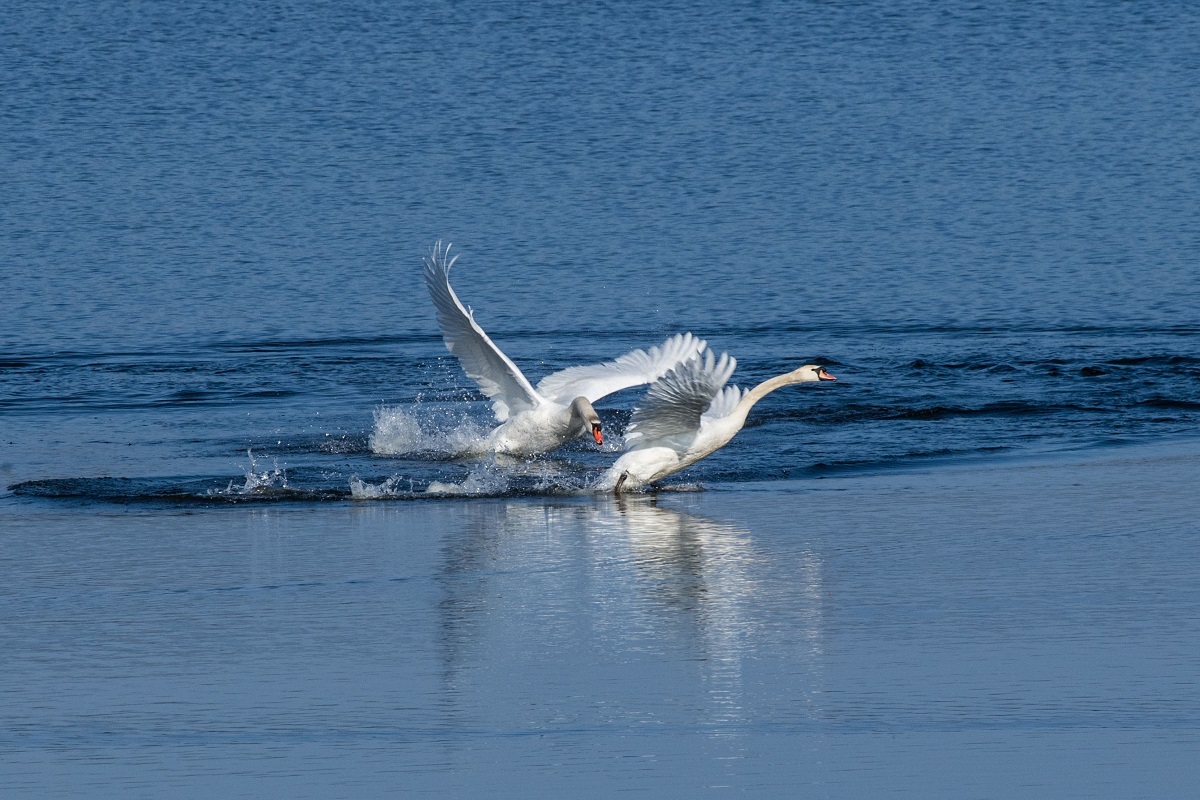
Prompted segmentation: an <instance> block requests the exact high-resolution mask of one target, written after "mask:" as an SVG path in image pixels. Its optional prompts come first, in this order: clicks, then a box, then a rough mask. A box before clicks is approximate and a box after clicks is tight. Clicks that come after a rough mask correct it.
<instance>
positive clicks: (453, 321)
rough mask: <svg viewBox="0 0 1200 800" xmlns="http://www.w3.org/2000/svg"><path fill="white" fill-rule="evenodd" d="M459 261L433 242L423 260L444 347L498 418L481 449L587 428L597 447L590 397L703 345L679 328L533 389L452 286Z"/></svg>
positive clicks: (523, 448)
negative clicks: (651, 343)
mask: <svg viewBox="0 0 1200 800" xmlns="http://www.w3.org/2000/svg"><path fill="white" fill-rule="evenodd" d="M457 260H458V256H457V255H456V256H454V257H453V258H451V257H450V245H446V247H445V248H443V247H442V243H441V242H440V241H439V242H438V243H437V244H435V245H434V246H433V251H432V253H431V254H430V256H429V258H426V259H425V284H426V286H427V287H428V288H429V296H430V297H431V298H432V299H433V305H434V307H435V308H436V309H437V319H438V325H439V326H440V327H441V329H442V340H443V341H444V342H445V343H446V348H447V349H448V350H449V351H450V352H451V353H453V354H454V355H455V356H456V357H457V358H458V360H459V363H461V364H462V368H463V371H464V372H466V373H467V376H468V377H470V378H471V379H472V380H474V381H475V383H477V384H478V385H479V389H480V391H482V392H483V394H484V395H486V396H487V397H488V399H489V400H491V401H492V413H493V414H494V415H495V417H496V421H497V422H498V423H500V425H499V426H498V427H497V428H496V429H495V430H493V431H492V432H491V433H490V434H488V436H487V438H486V440H485V441H484V443H483V445H482V447H481V448H480V449H481V451H482V452H492V453H500V454H506V455H514V456H529V455H536V454H538V453H544V452H547V451H549V450H553V449H555V448H556V447H559V446H561V445H563V444H566V443H567V442H569V441H570V440H571V439H574V438H575V437H577V436H586V435H588V434H591V436H592V438H593V439H595V441H596V444H597V445H601V444H603V443H604V435H603V433H602V425H601V422H600V416H599V415H598V414H597V413H596V409H595V408H593V407H592V403H594V402H596V401H597V400H599V399H600V398H602V397H604V396H606V395H609V394H612V393H613V392H618V391H620V390H621V389H626V388H628V387H630V386H638V385H640V384H643V383H651V382H653V381H655V380H657V379H658V378H660V377H662V376H663V375H664V374H665V373H666V372H667V371H668V370H670V369H671V368H672V367H674V366H675V365H676V364H679V363H680V362H682V361H685V360H687V359H688V358H691V357H692V356H694V355H695V354H696V353H698V352H700V351H701V350H702V349H703V348H704V347H705V343H704V341H703V340H702V339H697V338H696V337H694V336H692V334H690V333H684V334H677V335H675V336H672V337H671V338H669V339H667V340H666V341H665V342H663V343H662V344H661V345H659V346H658V347H652V348H650V349H649V350H648V351H647V350H640V349H639V350H633V351H630V352H628V353H626V354H625V355H623V356H619V357H618V358H616V359H614V360H612V361H607V362H604V363H602V364H589V365H585V366H579V367H570V368H568V369H564V370H561V371H559V372H555V373H553V374H551V375H547V376H546V377H545V378H542V380H541V381H540V382H539V383H538V385H537V388H534V386H533V385H532V384H531V383H530V382H529V380H528V379H527V378H526V377H525V376H524V375H523V374H522V373H521V370H519V369H518V368H517V366H516V364H514V363H513V362H512V360H511V359H510V358H509V357H508V356H506V355H505V354H504V353H503V351H501V350H500V348H499V347H497V346H496V344H495V342H493V341H492V340H491V338H490V337H489V336H488V335H487V334H486V333H484V331H483V328H481V327H480V326H479V323H477V322H476V321H475V312H474V311H471V310H470V309H468V308H466V307H465V306H464V305H463V304H462V302H461V301H460V300H459V299H458V295H457V294H455V292H454V289H452V288H451V287H450V268H451V267H453V266H454V262H455V261H457Z"/></svg>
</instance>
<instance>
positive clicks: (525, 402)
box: [425, 241, 543, 422]
mask: <svg viewBox="0 0 1200 800" xmlns="http://www.w3.org/2000/svg"><path fill="white" fill-rule="evenodd" d="M457 260H458V256H457V255H456V256H454V257H453V258H450V245H446V247H445V249H443V248H442V243H441V242H440V241H439V242H438V243H437V244H435V245H434V246H433V251H432V253H431V254H430V256H429V258H426V259H425V285H426V286H428V287H429V296H430V297H432V298H433V305H434V306H435V307H436V308H437V320H438V325H439V326H440V327H441V329H442V341H444V342H445V343H446V349H447V350H449V351H450V352H451V353H453V354H454V355H455V356H456V357H457V358H458V361H459V363H460V364H462V368H463V371H464V372H466V373H467V376H468V377H470V378H471V379H472V380H474V381H475V383H477V384H479V390H480V391H482V392H483V393H484V395H486V396H487V397H488V398H489V399H490V400H491V401H492V411H493V413H495V415H496V419H497V420H498V421H499V422H504V421H505V420H506V419H508V418H509V417H510V416H512V415H514V414H517V413H519V412H521V411H525V410H527V409H530V408H534V407H535V406H537V405H539V404H541V403H542V402H543V401H542V399H541V398H540V397H538V393H537V392H536V391H535V390H534V388H533V386H532V385H531V384H530V383H529V381H528V380H527V379H526V378H525V376H524V375H522V374H521V370H519V369H517V365H516V364H514V363H513V362H512V361H511V360H510V359H509V357H508V356H506V355H504V353H503V352H501V350H500V348H499V347H496V344H495V343H494V342H493V341H492V340H491V338H489V337H488V335H487V334H486V333H484V332H483V328H481V327H479V323H477V322H476V321H475V312H473V311H470V310H468V309H467V308H466V307H465V306H463V304H462V302H461V301H460V300H459V299H458V295H456V294H455V293H454V290H453V289H451V288H450V268H451V267H453V266H454V262H455V261H457Z"/></svg>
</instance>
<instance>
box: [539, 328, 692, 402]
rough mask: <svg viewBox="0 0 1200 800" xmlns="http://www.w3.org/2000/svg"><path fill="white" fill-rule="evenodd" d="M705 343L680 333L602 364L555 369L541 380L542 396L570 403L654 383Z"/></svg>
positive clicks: (590, 399) (688, 334) (596, 398)
mask: <svg viewBox="0 0 1200 800" xmlns="http://www.w3.org/2000/svg"><path fill="white" fill-rule="evenodd" d="M704 347H705V343H704V340H703V339H698V338H696V337H695V336H693V335H692V334H690V333H680V334H676V335H675V336H672V337H671V338H669V339H667V340H666V341H665V342H663V343H662V344H661V345H659V346H657V347H651V348H650V349H649V350H641V349H638V350H631V351H630V352H628V353H626V354H625V355H623V356H618V357H617V358H615V359H613V360H612V361H606V362H604V363H603V364H587V365H585V366H580V367H569V368H567V369H564V370H560V371H558V372H554V373H552V374H550V375H547V376H546V377H544V378H542V380H541V381H539V382H538V385H537V391H538V394H540V395H541V396H542V397H545V398H547V399H548V400H553V401H555V402H556V403H563V404H567V403H570V402H571V401H572V400H574V399H575V398H576V397H580V396H582V397H586V398H587V399H588V401H589V402H592V403H594V402H596V401H597V400H599V399H600V398H601V397H605V396H606V395H610V394H612V393H613V392H619V391H621V390H622V389H628V388H629V387H630V386H638V385H640V384H643V383H653V382H654V381H656V380H658V379H659V378H661V377H662V376H663V375H664V374H666V373H667V371H669V370H670V369H671V368H673V367H674V366H676V365H677V364H679V363H680V362H683V361H686V360H687V359H689V358H691V357H692V356H694V355H695V354H696V353H698V352H700V351H701V350H703V349H704Z"/></svg>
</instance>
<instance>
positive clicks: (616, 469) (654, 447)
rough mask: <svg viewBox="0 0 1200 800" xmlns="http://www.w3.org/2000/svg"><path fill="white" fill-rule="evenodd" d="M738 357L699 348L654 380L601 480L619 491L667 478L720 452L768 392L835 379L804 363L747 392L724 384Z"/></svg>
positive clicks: (608, 488) (601, 487)
mask: <svg viewBox="0 0 1200 800" xmlns="http://www.w3.org/2000/svg"><path fill="white" fill-rule="evenodd" d="M736 366H737V360H736V359H734V358H733V357H731V356H730V355H729V354H728V353H722V354H721V357H720V358H716V357H714V356H713V352H712V351H711V350H708V349H707V348H703V349H702V352H700V353H697V354H696V355H695V356H693V357H692V358H690V359H689V360H687V361H686V362H683V363H681V364H679V365H678V366H676V367H675V368H674V369H672V370H670V371H669V372H667V373H665V374H664V375H663V376H662V377H661V378H659V379H658V380H656V381H655V382H654V383H653V384H652V385H651V386H650V389H649V391H647V392H646V397H645V399H644V400H643V401H642V403H641V405H639V406H638V407H637V408H635V409H634V411H633V418H632V419H631V420H630V423H629V428H628V430H627V431H626V432H625V449H626V451H627V452H626V453H625V454H623V455H622V456H621V457H620V458H618V459H617V461H616V463H614V464H613V465H612V466H611V467H610V468H609V469H608V471H607V472H606V473H605V474H604V476H603V477H602V478H601V479H600V481H599V483H598V484H597V485H596V486H595V488H596V490H598V491H611V492H614V493H616V494H620V493H621V492H623V491H629V490H631V489H636V488H638V487H640V486H644V485H646V484H648V483H653V482H654V481H657V480H660V479H661V478H665V477H666V476H668V475H670V474H672V473H674V472H678V471H679V470H681V469H683V468H684V467H688V466H690V465H692V464H695V463H696V462H697V461H699V460H700V459H702V458H704V457H705V456H708V455H710V454H712V453H715V452H716V451H717V450H720V449H721V448H722V447H724V446H725V445H726V444H728V443H729V440H730V439H732V438H733V437H734V436H735V435H736V434H737V432H738V431H740V430H741V429H742V426H743V425H745V424H746V415H747V414H749V413H750V409H751V408H753V407H754V404H755V403H757V402H758V401H759V400H762V399H763V398H764V397H766V396H767V395H768V394H770V393H771V392H773V391H775V390H776V389H780V388H782V387H784V386H790V385H792V384H794V383H809V382H815V381H834V380H837V378H835V377H834V376H832V375H830V374H829V373H828V372H827V371H826V370H825V368H824V367H822V366H819V365H817V364H805V365H804V366H803V367H800V368H798V369H795V370H792V371H791V372H788V373H786V374H784V375H779V376H777V377H774V378H771V379H770V380H766V381H763V382H762V383H760V384H759V385H757V386H755V387H754V388H753V389H750V390H749V391H744V390H742V389H740V388H738V387H737V386H726V385H725V383H726V382H727V381H728V380H729V376H730V375H732V374H733V370H734V368H735V367H736Z"/></svg>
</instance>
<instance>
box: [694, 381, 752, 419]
mask: <svg viewBox="0 0 1200 800" xmlns="http://www.w3.org/2000/svg"><path fill="white" fill-rule="evenodd" d="M745 396H746V390H745V389H742V388H741V387H738V386H726V387H725V388H724V389H722V390H721V391H719V392H717V396H716V397H714V398H713V401H712V402H711V403H709V404H708V408H707V409H706V410H705V412H704V414H703V417H704V419H720V418H721V417H727V416H729V415H730V414H732V413H733V410H734V409H735V408H737V404H738V403H740V402H742V398H743V397H745Z"/></svg>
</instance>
